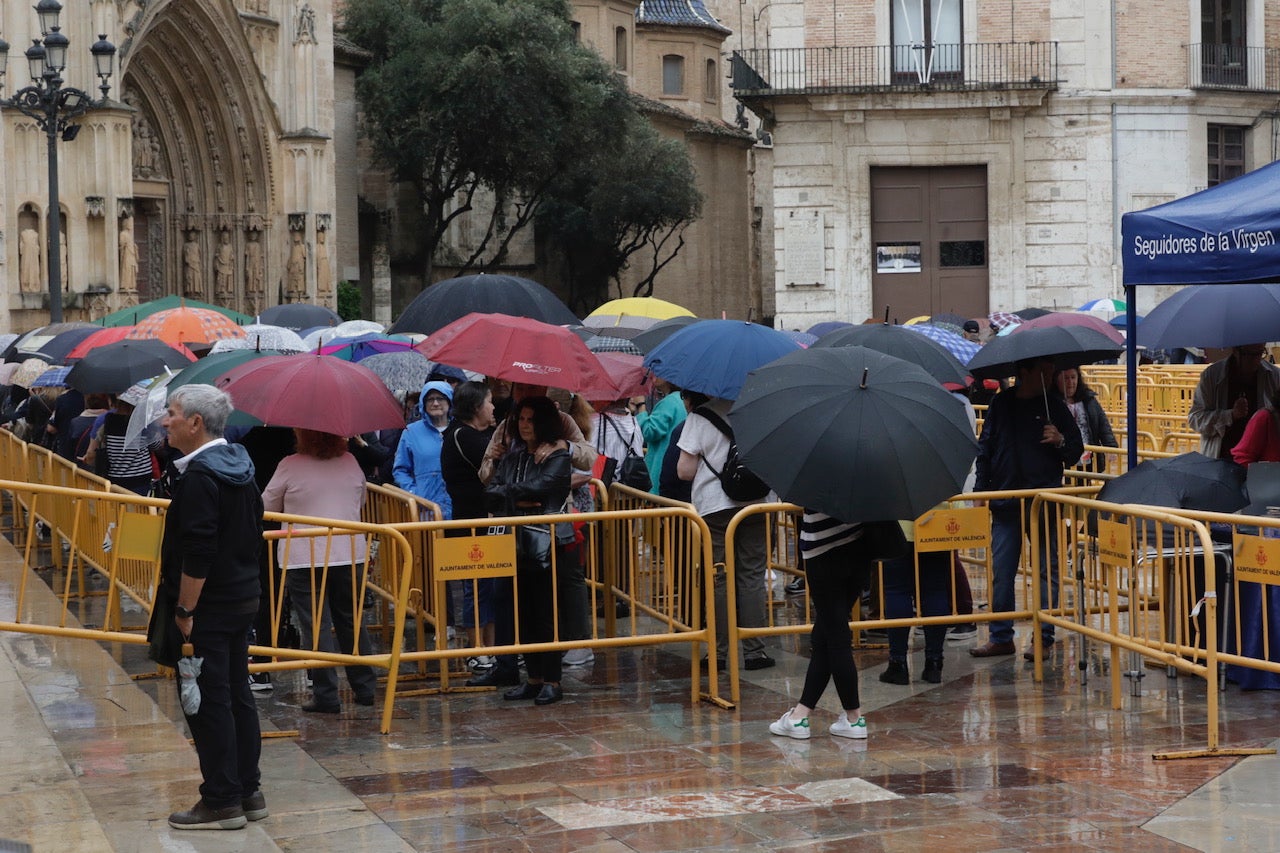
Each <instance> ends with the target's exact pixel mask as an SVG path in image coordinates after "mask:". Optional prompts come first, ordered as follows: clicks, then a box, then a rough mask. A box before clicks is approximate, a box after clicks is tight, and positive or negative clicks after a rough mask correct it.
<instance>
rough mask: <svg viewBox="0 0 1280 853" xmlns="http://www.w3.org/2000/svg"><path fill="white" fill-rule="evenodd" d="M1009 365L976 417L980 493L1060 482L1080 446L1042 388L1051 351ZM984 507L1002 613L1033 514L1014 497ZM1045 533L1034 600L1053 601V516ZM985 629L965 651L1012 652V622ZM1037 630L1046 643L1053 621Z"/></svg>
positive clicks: (994, 601) (1062, 409)
mask: <svg viewBox="0 0 1280 853" xmlns="http://www.w3.org/2000/svg"><path fill="white" fill-rule="evenodd" d="M1028 334H1030V333H1028ZM992 346H994V345H992ZM1015 369H1016V371H1017V377H1018V379H1017V384H1016V385H1015V386H1014V387H1013V388H1010V389H1008V390H1005V391H1002V392H1001V393H999V394H997V395H996V397H995V399H994V400H992V401H991V405H990V406H989V407H988V408H987V416H986V419H985V420H984V421H983V426H982V437H981V439H980V440H979V450H978V470H977V481H976V484H975V486H976V488H977V490H978V491H980V492H985V491H1007V490H1008V491H1011V490H1016V489H1034V488H1053V487H1057V486H1061V485H1062V472H1063V469H1064V468H1066V467H1068V466H1070V465H1074V464H1076V462H1078V461H1079V459H1080V455H1081V454H1082V453H1083V452H1084V441H1083V440H1082V439H1081V437H1080V430H1079V428H1078V427H1076V422H1075V418H1074V417H1072V415H1071V410H1070V409H1068V408H1067V404H1066V403H1065V402H1064V401H1063V399H1062V397H1061V396H1060V395H1059V394H1058V393H1057V391H1056V390H1055V391H1053V392H1052V393H1050V391H1049V389H1050V387H1052V383H1053V375H1054V371H1055V369H1056V362H1055V361H1054V358H1053V357H1052V356H1050V355H1042V356H1039V357H1033V358H1028V359H1025V360H1022V361H1019V362H1017V363H1016V364H1015ZM990 508H991V570H992V574H993V578H992V594H991V609H992V610H993V611H996V612H1001V611H1006V612H1007V611H1010V610H1014V609H1015V596H1014V581H1015V578H1016V576H1017V573H1018V563H1019V561H1020V560H1021V557H1022V537H1023V533H1024V531H1029V530H1030V525H1031V523H1032V519H1031V517H1030V516H1029V515H1028V514H1025V513H1024V512H1023V511H1022V501H1020V500H1018V499H1016V498H1002V499H999V500H993V501H991V502H990ZM1045 532H1046V535H1045V537H1044V539H1043V542H1044V545H1045V547H1043V548H1042V549H1041V551H1040V575H1041V586H1040V589H1041V601H1040V606H1041V607H1045V606H1049V603H1053V604H1054V605H1056V603H1057V598H1058V580H1057V577H1056V576H1054V574H1053V572H1052V571H1051V568H1052V567H1053V566H1054V565H1056V564H1057V551H1058V537H1057V526H1056V524H1055V523H1054V522H1053V520H1052V519H1049V520H1048V523H1047V524H1046V525H1045ZM990 631H991V633H990V637H989V639H988V641H987V642H986V643H984V644H983V645H981V646H978V647H977V648H973V649H970V650H969V654H971V655H973V656H974V657H996V656H999V655H1011V654H1013V653H1014V652H1015V651H1016V649H1015V648H1014V644H1013V623H1012V622H1011V621H1008V620H1003V619H1002V620H997V621H993V622H991V623H990ZM1041 636H1042V638H1043V640H1044V644H1045V646H1050V645H1052V644H1053V639H1054V637H1053V626H1051V625H1046V626H1045V627H1044V628H1043V633H1042V634H1041ZM1028 654H1030V653H1029V652H1028Z"/></svg>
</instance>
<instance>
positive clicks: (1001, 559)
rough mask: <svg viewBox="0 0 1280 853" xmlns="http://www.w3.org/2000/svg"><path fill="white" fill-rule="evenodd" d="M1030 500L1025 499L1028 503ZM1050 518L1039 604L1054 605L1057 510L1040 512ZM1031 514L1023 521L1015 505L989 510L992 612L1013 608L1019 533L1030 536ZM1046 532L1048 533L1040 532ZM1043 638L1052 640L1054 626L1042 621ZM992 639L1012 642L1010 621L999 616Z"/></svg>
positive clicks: (1043, 548) (1043, 544)
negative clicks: (1047, 512)
mask: <svg viewBox="0 0 1280 853" xmlns="http://www.w3.org/2000/svg"><path fill="white" fill-rule="evenodd" d="M1029 502H1030V501H1028V503H1029ZM1046 517H1047V518H1048V519H1050V520H1051V521H1052V523H1051V524H1049V525H1048V530H1047V531H1045V530H1044V529H1043V528H1042V536H1041V548H1040V567H1039V568H1040V607H1041V608H1042V609H1043V608H1046V607H1049V606H1050V605H1049V602H1050V601H1052V602H1053V605H1052V606H1054V607H1056V606H1057V603H1058V575H1057V573H1056V572H1055V571H1053V568H1055V567H1056V566H1057V564H1058V524H1059V518H1058V513H1057V512H1056V511H1052V512H1051V514H1049V515H1048V516H1042V517H1041V520H1042V523H1043V519H1044V518H1046ZM1031 521H1032V519H1031V517H1030V514H1029V513H1028V517H1027V520H1026V523H1025V524H1024V523H1023V522H1022V520H1021V513H1020V512H1019V509H1018V507H1017V506H1014V507H1013V508H1012V509H1011V510H1007V509H999V510H992V511H991V575H992V579H991V584H992V586H991V610H992V612H993V613H1002V612H1008V611H1010V610H1014V609H1016V606H1017V605H1016V596H1015V594H1014V589H1015V584H1016V582H1017V578H1018V563H1019V561H1020V560H1021V559H1022V537H1023V534H1024V533H1025V534H1026V535H1027V537H1028V538H1030V536H1031ZM1046 532H1047V535H1043V534H1044V533H1046ZM1041 636H1042V637H1043V638H1044V639H1045V641H1047V642H1050V643H1052V642H1053V626H1052V625H1045V626H1043V628H1042V629H1041ZM991 642H993V643H1011V642H1013V622H1011V621H1009V620H1008V619H998V620H995V621H993V622H992V623H991Z"/></svg>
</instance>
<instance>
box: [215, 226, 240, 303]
mask: <svg viewBox="0 0 1280 853" xmlns="http://www.w3.org/2000/svg"><path fill="white" fill-rule="evenodd" d="M213 273H214V279H213V293H214V296H215V297H217V299H218V302H219V303H221V304H223V305H224V306H228V307H229V306H230V303H232V302H234V301H235V298H236V254H235V248H234V247H233V246H232V245H231V232H230V231H226V230H224V231H221V232H219V235H218V251H217V252H216V253H215V255H214V258H213Z"/></svg>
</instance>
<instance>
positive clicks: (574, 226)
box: [538, 113, 702, 313]
mask: <svg viewBox="0 0 1280 853" xmlns="http://www.w3.org/2000/svg"><path fill="white" fill-rule="evenodd" d="M626 130H627V132H626V134H625V136H624V137H623V139H622V140H621V145H620V146H619V148H618V149H617V150H615V151H608V152H603V154H604V156H599V157H594V158H590V159H589V160H586V161H584V162H583V163H582V164H581V167H580V168H579V169H578V170H576V171H574V172H573V173H571V174H569V175H566V176H565V177H564V179H563V180H561V181H560V182H559V183H558V184H557V185H556V186H555V187H553V188H552V190H551V192H550V198H549V199H548V200H547V202H546V204H544V205H543V207H542V210H541V211H540V213H539V217H538V226H539V237H540V239H541V240H542V243H543V245H544V246H545V247H546V248H547V249H548V250H549V251H550V252H551V253H552V254H554V255H555V256H557V257H558V258H559V259H560V261H561V264H562V270H561V272H562V277H563V279H564V281H565V283H566V285H567V287H568V291H569V304H570V305H571V306H572V307H573V308H575V309H576V310H579V311H581V312H584V313H585V312H587V311H589V310H590V309H592V308H594V307H595V306H596V305H599V304H600V303H601V302H602V301H605V299H606V298H608V297H607V294H608V290H609V285H610V284H611V283H617V285H618V291H619V295H622V294H621V284H620V277H621V275H622V272H623V271H624V270H627V269H629V268H630V266H631V263H632V259H633V257H635V256H637V255H638V254H639V253H643V256H644V257H645V259H646V264H647V267H646V269H645V273H644V275H643V276H641V277H640V279H639V280H638V282H637V283H636V285H635V286H634V287H633V289H632V292H631V293H630V294H629V295H631V296H652V295H653V284H654V280H655V279H656V278H657V276H658V273H660V272H661V271H662V269H663V267H665V266H666V265H667V264H669V263H670V262H671V261H672V260H673V259H674V258H675V257H676V255H677V254H678V253H679V251H680V249H681V248H682V247H683V246H684V230H685V229H686V228H687V227H688V226H689V223H691V222H692V221H694V220H695V219H697V217H698V215H699V213H700V212H701V209H702V195H701V193H699V192H698V188H697V176H696V175H695V173H694V168H693V163H692V162H691V161H690V159H689V152H688V149H687V148H685V146H684V144H683V143H682V142H680V141H679V140H676V139H668V138H665V137H663V136H662V135H660V134H659V133H658V131H657V130H655V129H654V127H653V125H652V124H650V122H649V121H648V120H647V119H646V118H644V117H643V116H642V115H640V114H639V113H637V114H635V115H634V116H632V117H631V118H630V119H629V120H628V122H627V128H626Z"/></svg>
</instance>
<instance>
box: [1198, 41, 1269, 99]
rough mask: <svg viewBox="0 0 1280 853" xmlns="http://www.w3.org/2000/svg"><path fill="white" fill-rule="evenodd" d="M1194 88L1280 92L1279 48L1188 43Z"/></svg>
mask: <svg viewBox="0 0 1280 853" xmlns="http://www.w3.org/2000/svg"><path fill="white" fill-rule="evenodd" d="M1187 63H1188V66H1189V67H1188V69H1187V78H1188V80H1190V81H1191V82H1190V86H1191V88H1192V89H1228V90H1234V91H1240V92H1280V50H1277V49H1276V48H1272V47H1239V46H1237V45H1232V44H1191V45H1187Z"/></svg>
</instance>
